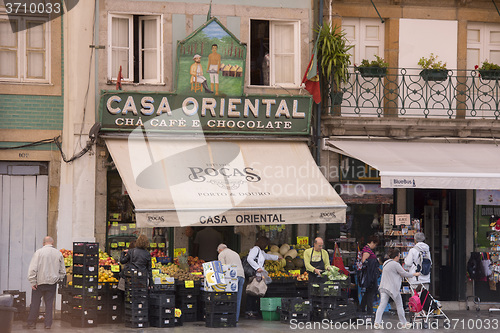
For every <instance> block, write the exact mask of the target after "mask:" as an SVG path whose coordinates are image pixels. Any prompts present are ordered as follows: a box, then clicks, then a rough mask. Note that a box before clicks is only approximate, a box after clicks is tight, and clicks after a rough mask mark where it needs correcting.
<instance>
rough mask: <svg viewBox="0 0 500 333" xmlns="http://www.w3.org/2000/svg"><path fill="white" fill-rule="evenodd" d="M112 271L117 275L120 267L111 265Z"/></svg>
mask: <svg viewBox="0 0 500 333" xmlns="http://www.w3.org/2000/svg"><path fill="white" fill-rule="evenodd" d="M111 271H112V272H114V273H117V272H119V271H120V265H111Z"/></svg>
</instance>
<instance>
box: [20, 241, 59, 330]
mask: <svg viewBox="0 0 500 333" xmlns="http://www.w3.org/2000/svg"><path fill="white" fill-rule="evenodd" d="M65 275H66V267H65V266H64V257H63V255H62V253H61V252H60V251H59V250H57V249H56V248H54V239H52V237H50V236H46V237H45V238H44V239H43V247H42V248H41V249H38V250H37V251H36V252H35V254H34V255H33V257H32V258H31V262H30V265H29V269H28V280H29V282H30V284H31V305H30V312H29V315H28V320H27V325H26V328H30V329H31V328H33V329H34V328H35V326H36V320H37V319H38V312H39V311H40V302H41V301H42V297H43V299H44V301H45V323H44V324H45V328H47V329H50V328H51V327H52V317H53V305H54V298H55V296H56V289H57V282H58V281H60V280H62V279H64V276H65Z"/></svg>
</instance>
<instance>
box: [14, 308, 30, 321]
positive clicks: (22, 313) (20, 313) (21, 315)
mask: <svg viewBox="0 0 500 333" xmlns="http://www.w3.org/2000/svg"><path fill="white" fill-rule="evenodd" d="M27 319H28V311H26V308H24V309H23V310H17V312H14V320H16V321H26V320H27Z"/></svg>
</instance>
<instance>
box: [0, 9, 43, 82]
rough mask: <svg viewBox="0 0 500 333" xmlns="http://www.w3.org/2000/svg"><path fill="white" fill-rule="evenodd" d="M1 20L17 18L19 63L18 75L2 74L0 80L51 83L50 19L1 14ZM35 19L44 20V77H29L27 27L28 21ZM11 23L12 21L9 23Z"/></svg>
mask: <svg viewBox="0 0 500 333" xmlns="http://www.w3.org/2000/svg"><path fill="white" fill-rule="evenodd" d="M0 20H2V21H10V20H16V21H17V24H18V27H19V30H18V32H17V33H16V34H17V38H16V40H17V48H16V49H17V58H16V59H17V60H16V65H17V69H16V71H17V75H16V76H14V77H5V76H0V81H5V82H20V83H49V82H50V73H51V68H50V65H51V63H50V57H51V54H50V50H51V47H50V33H51V31H50V23H49V22H50V21H49V20H48V18H46V17H33V16H11V17H8V16H7V15H0ZM35 21H40V22H43V24H42V28H43V36H44V47H45V53H44V62H43V63H44V68H43V71H44V77H43V78H29V77H28V55H27V38H28V35H27V29H26V28H25V27H26V24H27V22H35ZM9 24H10V23H9Z"/></svg>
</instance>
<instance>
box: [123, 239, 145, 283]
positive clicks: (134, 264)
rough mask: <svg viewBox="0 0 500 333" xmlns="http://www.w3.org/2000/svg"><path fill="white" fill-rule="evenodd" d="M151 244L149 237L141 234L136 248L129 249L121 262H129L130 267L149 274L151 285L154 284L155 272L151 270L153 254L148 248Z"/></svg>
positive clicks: (136, 242)
mask: <svg viewBox="0 0 500 333" xmlns="http://www.w3.org/2000/svg"><path fill="white" fill-rule="evenodd" d="M148 246H149V239H148V237H147V236H146V235H144V234H141V235H139V237H137V240H136V241H135V248H132V249H129V250H128V251H127V253H125V255H123V257H120V263H121V264H127V267H128V268H129V269H135V270H138V271H140V272H142V273H144V274H147V276H148V280H149V285H150V286H152V285H153V273H152V271H151V255H150V254H149V251H148V250H146V249H147V248H148Z"/></svg>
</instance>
